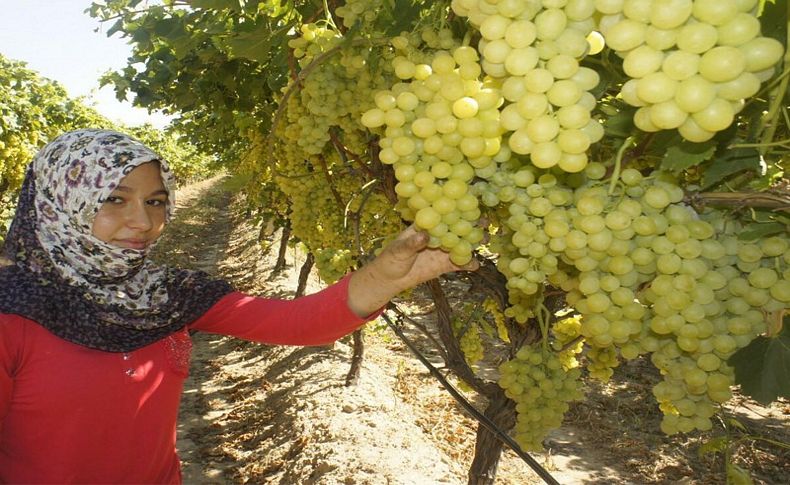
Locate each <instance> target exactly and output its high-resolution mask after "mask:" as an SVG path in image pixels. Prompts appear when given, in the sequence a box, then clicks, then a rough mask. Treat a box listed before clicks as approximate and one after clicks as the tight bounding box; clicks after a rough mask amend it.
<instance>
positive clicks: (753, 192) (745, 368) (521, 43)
mask: <svg viewBox="0 0 790 485" xmlns="http://www.w3.org/2000/svg"><path fill="white" fill-rule="evenodd" d="M787 9H788V6H787V4H786V2H775V3H774V2H770V1H758V0H452V1H441V0H437V1H433V2H420V1H411V0H348V1H345V2H342V1H339V0H338V1H334V0H327V1H323V2H321V1H298V0H288V1H279V0H266V1H246V0H165V1H162V2H151V3H147V2H142V1H141V0H105V1H100V2H94V3H93V4H92V5H91V7H90V8H89V9H88V11H89V13H90V14H91V15H93V16H94V17H97V18H98V19H100V20H102V21H103V22H104V24H103V25H105V26H107V33H108V35H114V34H116V33H118V34H120V35H122V36H124V37H126V38H128V39H129V41H130V42H131V43H132V45H133V47H134V54H133V56H132V58H131V59H130V64H129V66H128V67H127V68H125V69H124V70H122V71H120V72H116V73H112V74H109V75H108V76H107V77H106V78H105V82H108V83H112V84H113V85H114V86H115V88H116V90H117V92H118V94H119V96H121V97H124V96H126V95H128V94H133V96H134V100H135V102H136V103H137V104H138V105H140V106H144V107H148V108H149V109H165V110H167V111H169V112H172V113H178V114H179V118H178V119H177V121H176V122H175V125H176V127H177V128H178V129H179V130H180V131H181V132H183V133H186V134H188V135H189V136H190V137H191V139H192V141H193V142H194V143H195V144H196V145H197V146H198V147H200V148H201V149H202V150H205V151H207V152H210V153H213V154H216V155H217V156H218V157H220V158H221V159H222V160H223V161H224V163H225V164H226V165H227V166H228V167H229V168H231V169H232V170H233V171H241V172H244V173H245V174H246V175H247V176H248V177H249V180H250V183H249V185H248V187H247V190H246V192H247V196H248V201H249V203H250V208H251V211H253V212H254V213H255V214H257V215H258V217H260V218H261V219H262V220H265V221H274V222H275V223H276V224H278V225H280V226H281V227H284V228H287V230H288V231H290V234H291V237H292V238H294V240H298V241H299V242H301V243H303V244H304V245H305V246H306V247H307V248H308V249H309V251H310V252H311V253H312V255H313V256H314V257H315V264H316V266H317V268H318V270H319V272H320V274H321V276H322V278H323V279H325V280H326V281H328V282H331V281H334V280H336V279H338V278H339V277H340V276H341V275H342V274H344V273H345V272H347V271H349V270H350V269H352V268H354V267H357V266H358V265H360V264H363V263H364V261H365V260H367V259H368V258H370V257H371V256H372V255H373V254H375V252H376V250H377V249H378V248H380V247H381V246H382V245H383V244H385V243H386V241H387V239H388V238H390V237H392V236H394V235H395V234H397V233H398V232H399V231H400V230H402V228H403V227H404V225H405V224H412V223H413V224H415V225H416V226H417V227H418V228H420V229H422V230H424V231H427V232H428V233H429V234H430V236H431V241H430V245H431V246H432V247H438V248H441V249H442V250H445V251H448V252H449V253H450V255H451V257H452V259H453V261H455V262H456V263H457V264H459V265H461V264H464V263H466V262H468V261H469V260H470V259H471V258H478V259H479V260H480V261H481V262H482V268H481V270H480V271H478V272H476V273H475V274H470V275H465V276H464V277H463V279H462V281H463V284H465V285H467V286H468V287H469V288H471V290H470V292H469V293H468V294H467V297H466V299H467V301H466V302H465V304H463V305H453V306H451V305H449V304H448V302H447V297H446V294H445V290H446V286H444V287H443V285H442V284H440V283H439V282H432V283H431V284H430V285H429V289H430V291H431V294H432V296H433V298H434V300H435V303H436V309H437V313H438V318H439V322H438V323H439V325H438V328H439V331H438V336H435V335H431V336H430V337H431V339H430V340H431V341H432V342H434V343H435V344H436V345H437V347H438V349H436V350H437V351H438V353H439V355H442V356H443V357H444V359H445V363H446V367H447V368H448V369H451V370H452V371H453V372H454V374H455V375H456V376H457V377H459V378H460V379H461V380H463V381H464V382H465V384H466V386H468V387H469V388H470V389H471V390H473V391H474V392H476V393H479V394H480V395H482V396H484V397H485V398H486V400H487V402H488V408H487V409H486V412H485V414H486V415H487V416H488V417H489V418H490V419H491V420H492V421H493V422H494V423H495V424H496V425H497V426H499V427H501V428H503V429H507V430H510V431H511V433H512V435H513V437H514V438H515V440H516V441H517V442H518V444H519V445H520V446H521V447H522V448H523V449H524V450H528V451H535V450H540V449H541V448H542V441H543V439H544V437H545V436H546V434H547V432H549V431H550V430H551V429H553V428H556V427H557V426H559V425H560V423H561V422H562V419H563V414H564V413H565V411H566V410H567V409H568V406H569V402H571V401H573V400H578V399H583V396H582V395H581V380H582V379H586V378H592V379H603V380H605V379H607V378H609V377H610V376H611V375H612V372H613V369H614V368H615V367H616V366H618V365H619V363H621V362H622V361H624V360H630V359H635V358H638V357H640V356H649V360H650V361H651V362H652V363H653V365H655V367H657V368H658V369H659V370H660V373H661V375H662V380H661V382H659V383H658V384H657V385H656V386H655V387H654V389H653V394H654V396H655V399H656V401H657V402H658V406H659V407H660V409H661V411H662V412H663V414H664V418H663V421H662V422H661V430H662V431H664V432H665V433H667V434H670V435H672V434H676V433H691V432H706V431H709V430H711V429H712V427H713V426H714V421H713V418H714V417H715V416H716V414H717V413H718V412H720V409H721V407H720V406H721V404H722V403H725V402H727V401H728V400H729V399H730V398H731V396H732V390H733V388H734V386H735V385H736V384H738V385H740V388H741V390H742V391H743V392H745V393H748V394H750V395H752V396H753V397H755V398H756V399H758V400H759V401H761V402H764V403H767V402H770V401H773V400H776V399H777V398H782V397H787V396H788V395H790V389H789V388H788V386H790V374H789V373H788V371H790V369H788V367H787V362H790V359H788V355H789V353H790V351H789V350H788V349H789V348H790V332H789V331H788V330H787V328H786V326H784V325H783V324H784V315H785V311H786V308H787V307H788V304H790V238H788V232H787V224H788V217H787V215H786V211H787V209H788V207H790V198H788V194H787V187H786V180H785V173H784V169H785V164H786V163H787V160H788V158H787V154H788V146H790V141H788V140H790V128H789V127H790V114H788V108H787V106H788V99H789V98H788V97H787V90H788V89H787V88H788V81H789V80H790V63H789V62H788V60H790V59H788V57H787V53H786V45H787V36H788V32H787V25H788V12H787ZM23 132H26V131H23ZM31 143H33V144H35V140H33V141H31ZM16 177H17V179H13V180H18V174H17V175H16ZM455 284H458V283H455ZM405 317H406V320H408V316H405ZM483 334H488V335H487V337H486V338H485V339H483V338H482V336H483ZM484 343H485V345H484ZM492 365H493V366H496V369H497V372H496V375H497V377H496V380H495V381H493V380H491V378H490V375H491V374H490V373H484V372H481V370H482V369H485V368H487V367H490V366H492ZM501 446H502V445H501V443H500V442H499V441H498V440H496V439H495V438H493V435H492V434H491V433H490V431H488V430H487V429H485V428H483V427H481V428H480V430H479V432H478V447H477V450H478V453H477V456H476V457H475V461H474V463H473V464H472V466H471V470H470V474H469V476H470V482H471V483H492V482H493V480H494V476H495V473H496V466H497V461H498V459H499V452H500V450H501ZM727 473H728V476H729V477H730V478H731V479H733V480H734V479H736V478H738V477H740V478H742V479H747V478H745V476H746V475H744V473H743V472H742V471H741V470H739V469H738V467H737V466H735V465H734V464H728V467H727Z"/></svg>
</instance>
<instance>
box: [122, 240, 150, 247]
mask: <svg viewBox="0 0 790 485" xmlns="http://www.w3.org/2000/svg"><path fill="white" fill-rule="evenodd" d="M117 244H118V246H120V247H122V248H128V249H145V248H147V247H148V240H146V239H119V240H118V241H117Z"/></svg>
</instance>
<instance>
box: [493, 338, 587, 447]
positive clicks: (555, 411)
mask: <svg viewBox="0 0 790 485" xmlns="http://www.w3.org/2000/svg"><path fill="white" fill-rule="evenodd" d="M499 372H500V378H499V385H500V386H501V387H502V388H503V389H504V390H505V395H506V396H507V397H509V398H510V399H512V400H513V401H515V402H516V413H517V418H516V426H515V428H514V429H515V436H514V437H515V440H516V442H517V443H518V444H519V446H521V448H522V449H523V450H525V451H540V450H542V449H543V445H542V441H543V439H544V438H545V437H546V434H547V433H548V432H549V431H551V430H552V429H556V428H558V427H559V426H560V425H561V424H562V418H563V416H564V415H565V412H566V411H567V410H568V403H569V402H571V401H574V400H578V399H581V397H582V392H581V389H580V381H579V378H580V376H581V370H580V369H578V368H573V369H567V370H566V369H565V368H564V367H563V364H562V362H561V361H560V359H559V357H558V356H557V354H555V353H553V352H549V351H546V350H545V349H544V348H543V347H542V346H541V345H540V344H537V345H526V346H524V347H522V348H521V349H519V351H518V352H517V353H516V357H515V358H514V359H512V360H509V361H507V362H504V363H503V364H502V365H500V366H499Z"/></svg>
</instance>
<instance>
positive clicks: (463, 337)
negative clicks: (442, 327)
mask: <svg viewBox="0 0 790 485" xmlns="http://www.w3.org/2000/svg"><path fill="white" fill-rule="evenodd" d="M452 326H453V335H455V337H456V338H457V339H458V344H459V345H460V347H461V353H463V354H464V360H466V363H467V364H469V365H470V366H473V365H475V364H476V363H477V362H479V361H481V360H482V359H483V357H484V355H485V349H484V348H483V340H482V339H481V338H480V327H479V326H478V324H477V323H476V322H475V321H473V320H472V319H469V320H466V321H465V320H463V319H461V318H457V317H454V318H453V321H452Z"/></svg>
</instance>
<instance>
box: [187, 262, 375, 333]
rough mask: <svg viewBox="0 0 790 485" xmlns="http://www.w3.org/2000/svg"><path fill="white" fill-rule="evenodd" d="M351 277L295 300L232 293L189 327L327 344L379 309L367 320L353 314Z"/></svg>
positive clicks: (359, 324) (213, 331)
mask: <svg viewBox="0 0 790 485" xmlns="http://www.w3.org/2000/svg"><path fill="white" fill-rule="evenodd" d="M349 278H350V275H347V276H345V277H344V278H343V279H341V280H340V281H338V282H337V283H335V284H334V285H331V286H329V287H327V288H325V289H324V290H321V291H320V292H318V293H315V294H312V295H307V296H303V297H301V298H297V299H295V300H282V299H273V298H261V297H255V296H249V295H245V294H243V293H239V292H235V293H231V294H229V295H226V296H225V297H224V298H222V299H221V300H220V301H218V302H217V303H216V304H215V305H214V306H212V307H211V308H210V309H209V311H208V312H206V313H205V314H204V315H203V316H201V317H200V318H199V319H197V320H195V321H194V322H192V323H191V324H190V325H189V328H190V329H192V330H200V331H203V332H209V333H217V334H223V335H232V336H234V337H238V338H242V339H245V340H252V341H255V342H261V343H266V344H276V345H323V344H328V343H331V342H334V341H335V340H337V339H339V338H340V337H342V336H344V335H347V334H349V333H351V332H353V331H354V330H356V329H357V328H359V327H360V326H362V324H364V323H365V322H367V321H369V320H372V319H373V318H375V317H377V316H378V315H379V314H380V313H381V311H382V310H379V311H378V312H375V313H373V314H372V315H370V316H368V317H366V318H360V317H358V316H357V315H356V314H355V313H354V312H352V311H351V309H349V307H348V280H349Z"/></svg>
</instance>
